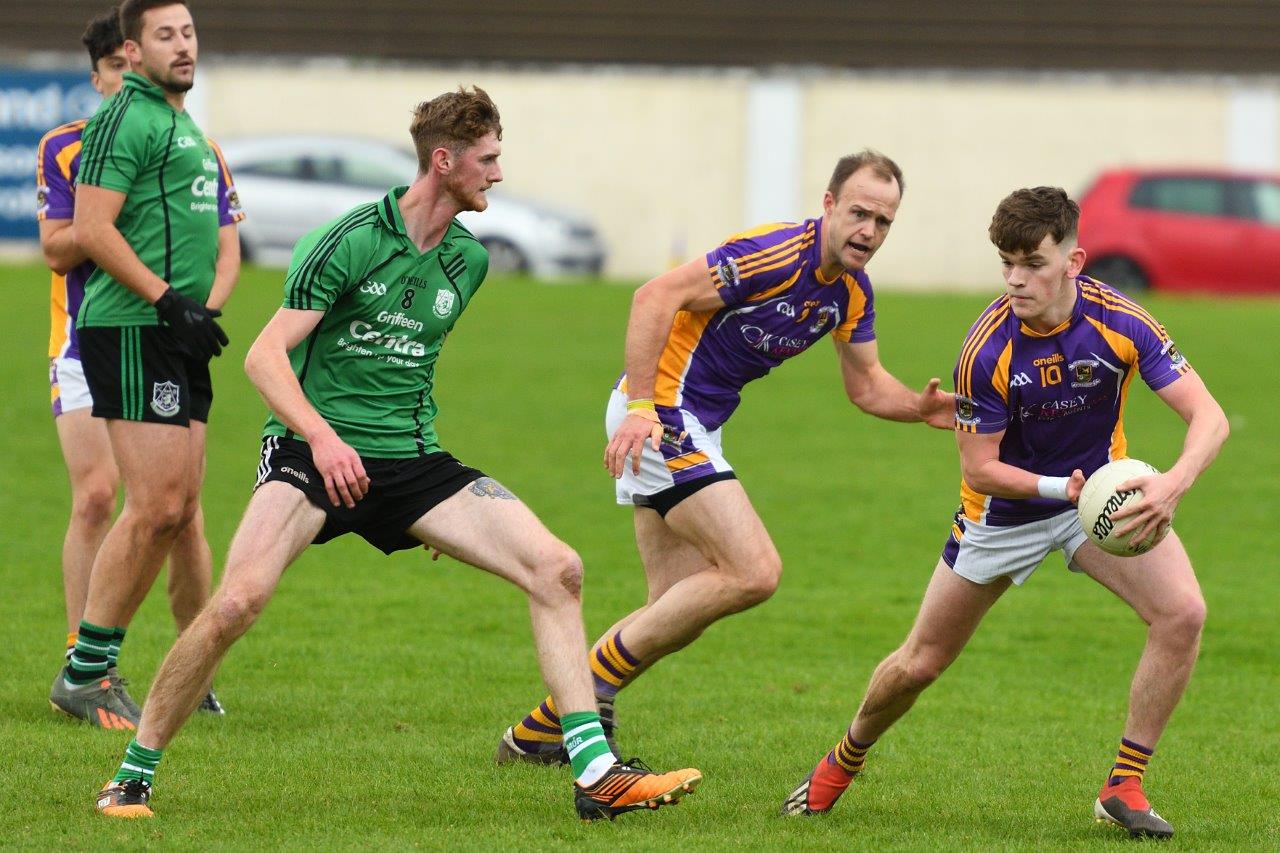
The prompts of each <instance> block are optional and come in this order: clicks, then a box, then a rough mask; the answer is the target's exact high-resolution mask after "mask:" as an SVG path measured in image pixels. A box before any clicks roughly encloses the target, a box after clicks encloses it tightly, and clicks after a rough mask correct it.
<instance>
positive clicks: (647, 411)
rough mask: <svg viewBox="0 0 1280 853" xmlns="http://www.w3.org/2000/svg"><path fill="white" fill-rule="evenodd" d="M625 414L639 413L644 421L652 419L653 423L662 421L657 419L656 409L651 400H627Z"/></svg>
mask: <svg viewBox="0 0 1280 853" xmlns="http://www.w3.org/2000/svg"><path fill="white" fill-rule="evenodd" d="M627 414H628V415H639V416H640V417H642V418H644V419H645V420H646V421H653V422H654V423H655V424H660V423H662V421H660V420H658V410H657V409H655V408H654V406H653V401H652V400H628V401H627Z"/></svg>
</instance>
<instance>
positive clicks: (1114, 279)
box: [1084, 255, 1151, 293]
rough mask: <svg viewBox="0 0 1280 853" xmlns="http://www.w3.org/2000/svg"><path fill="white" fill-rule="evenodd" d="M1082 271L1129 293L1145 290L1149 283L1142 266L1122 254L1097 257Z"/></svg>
mask: <svg viewBox="0 0 1280 853" xmlns="http://www.w3.org/2000/svg"><path fill="white" fill-rule="evenodd" d="M1084 272H1085V275H1087V276H1089V277H1090V278H1093V279H1097V280H1098V281H1101V282H1103V283H1104V284H1109V285H1111V286H1112V287H1116V288H1119V289H1120V290H1125V291H1129V292H1130V293H1133V292H1137V291H1143V290H1146V289H1147V288H1148V287H1149V286H1150V284H1151V283H1150V282H1149V281H1147V274H1146V273H1144V272H1143V271H1142V267H1140V266H1138V264H1137V263H1136V262H1135V261H1133V260H1132V259H1130V258H1126V257H1124V256H1123V255H1112V256H1111V257H1107V258H1099V259H1098V260H1096V261H1094V262H1093V263H1091V264H1089V265H1088V267H1087V268H1086V269H1085V271H1084Z"/></svg>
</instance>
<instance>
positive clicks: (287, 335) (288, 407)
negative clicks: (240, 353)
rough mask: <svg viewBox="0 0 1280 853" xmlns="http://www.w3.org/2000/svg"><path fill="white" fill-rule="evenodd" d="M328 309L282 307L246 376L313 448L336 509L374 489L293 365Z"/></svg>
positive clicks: (254, 350) (248, 360)
mask: <svg viewBox="0 0 1280 853" xmlns="http://www.w3.org/2000/svg"><path fill="white" fill-rule="evenodd" d="M323 317H324V312H323V311H302V310H298V309H294V308H281V309H279V310H278V311H276V313H275V316H274V317H272V318H271V320H270V321H269V322H268V323H267V325H266V327H264V328H263V330H262V331H261V332H260V333H259V334H258V338H257V340H255V341H254V342H253V346H251V347H249V353H248V355H246V356H245V359H244V372H245V373H247V374H248V375H249V380H250V381H251V382H253V386H254V387H255V388H257V389H258V393H259V394H261V395H262V399H263V400H265V401H266V403H267V405H268V406H270V407H271V411H273V412H275V413H276V416H277V417H278V418H280V420H281V422H282V423H284V425H285V426H287V427H288V428H289V429H291V430H293V431H294V432H295V433H297V434H298V435H300V436H302V438H303V440H304V441H306V442H307V444H308V445H310V446H311V456H312V460H313V461H314V462H315V465H316V470H318V471H319V472H320V473H321V474H322V475H324V487H325V490H326V491H327V492H328V493H329V500H330V501H331V502H332V503H333V505H334V506H341V505H344V504H345V505H346V506H347V507H348V508H350V507H353V506H355V505H356V501H358V500H360V499H361V498H362V497H364V495H365V493H366V492H367V491H368V490H369V477H368V476H367V475H366V474H365V470H364V464H363V463H361V461H360V456H359V454H357V453H356V452H355V450H354V449H352V448H351V447H350V446H349V445H348V444H347V443H346V442H344V441H343V440H342V439H340V438H338V434H337V433H336V432H334V431H333V427H331V426H329V424H328V422H327V421H325V419H324V418H322V417H321V416H320V413H319V412H317V411H316V409H315V407H314V406H312V405H311V403H310V401H308V400H307V398H306V395H305V394H303V393H302V386H301V385H299V384H298V377H297V376H295V375H294V373H293V368H292V367H291V366H290V365H289V351H290V350H291V349H293V348H294V347H296V346H297V345H298V344H299V343H301V342H302V340H303V339H304V338H306V336H307V335H309V334H310V333H311V331H312V330H313V329H314V328H315V327H316V325H317V324H318V323H319V322H320V320H321V318H323Z"/></svg>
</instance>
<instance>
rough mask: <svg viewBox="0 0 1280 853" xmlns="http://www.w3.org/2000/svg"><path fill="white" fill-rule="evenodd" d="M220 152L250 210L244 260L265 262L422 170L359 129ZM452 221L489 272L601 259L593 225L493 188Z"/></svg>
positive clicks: (584, 268)
mask: <svg viewBox="0 0 1280 853" xmlns="http://www.w3.org/2000/svg"><path fill="white" fill-rule="evenodd" d="M222 153H223V154H224V155H225V156H226V158H227V164H228V165H229V166H230V167H231V172H232V174H233V175H234V176H235V183H236V190H237V192H238V193H239V195H240V200H241V202H242V203H243V204H244V209H245V211H246V212H248V214H249V216H248V217H247V218H246V219H245V220H244V221H243V222H242V223H241V224H240V239H241V245H242V249H243V252H244V258H245V260H247V261H252V262H254V263H259V264H265V265H268V266H287V265H288V263H289V256H290V254H291V252H292V250H293V245H294V243H296V242H297V241H298V239H299V238H301V237H302V236H303V235H304V234H306V233H307V232H308V231H311V230H312V229H314V228H317V227H319V226H321V225H323V224H324V223H326V222H328V221H330V220H332V219H334V218H336V217H338V216H340V215H341V214H342V213H344V212H346V211H347V210H349V209H350V208H352V207H354V206H356V205H357V204H362V203H364V202H367V201H374V200H376V199H377V198H379V197H380V196H381V195H383V194H385V193H386V191H387V189H388V188H390V187H393V186H398V185H401V184H407V183H409V182H411V181H412V180H413V177H414V175H415V174H416V173H417V169H418V162H417V159H416V158H415V157H414V155H413V153H412V152H409V151H406V150H403V149H400V148H397V147H395V146H393V145H388V144H386V143H384V142H380V141H378V140H374V139H364V138H359V137H341V136H301V135H299V136H260V137H253V138H244V139H232V140H228V141H226V142H223V143H222ZM458 219H459V220H460V221H461V222H462V224H463V225H465V226H466V227H467V228H468V229H469V230H470V231H471V232H472V233H473V234H475V235H476V237H477V238H478V239H479V240H480V242H481V243H482V244H484V246H485V248H486V249H488V250H489V269H490V271H491V272H504V273H508V272H515V273H527V274H529V275H532V276H535V277H538V278H560V277H564V276H571V275H599V273H600V271H601V270H602V269H603V267H604V256H605V253H604V246H603V244H602V243H601V242H600V237H599V234H598V233H597V231H596V229H595V228H594V227H593V226H592V225H591V223H590V222H587V221H586V220H584V219H582V218H580V217H576V216H573V215H570V214H566V213H563V212H560V211H557V210H554V209H552V208H550V207H546V206H544V205H541V204H535V203H531V202H528V201H524V200H522V199H516V198H512V197H511V196H507V195H503V194H501V193H493V192H491V193H490V194H489V207H488V209H487V210H485V211H484V213H482V214H481V213H472V212H464V213H462V214H460V215H459V217H458Z"/></svg>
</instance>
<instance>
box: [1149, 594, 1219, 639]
mask: <svg viewBox="0 0 1280 853" xmlns="http://www.w3.org/2000/svg"><path fill="white" fill-rule="evenodd" d="M1207 615H1208V608H1207V607H1206V606H1205V603H1204V598H1203V597H1201V596H1200V595H1199V594H1198V593H1197V594H1195V595H1190V596H1187V597H1186V598H1184V599H1182V600H1181V601H1179V602H1178V603H1177V604H1176V605H1175V606H1174V607H1172V608H1170V610H1169V611H1168V612H1166V613H1163V614H1161V615H1160V617H1159V618H1158V619H1157V621H1156V622H1155V623H1154V624H1153V625H1152V628H1153V629H1154V628H1156V627H1157V626H1158V627H1159V629H1160V633H1162V634H1164V635H1165V636H1168V637H1171V638H1173V640H1174V641H1175V642H1177V643H1178V644H1180V645H1195V644H1196V643H1198V642H1199V641H1200V633H1201V631H1203V630H1204V621H1205V617H1206V616H1207Z"/></svg>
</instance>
